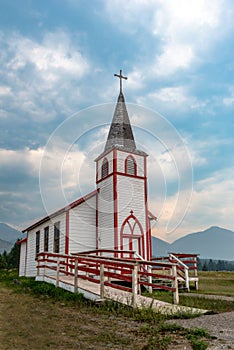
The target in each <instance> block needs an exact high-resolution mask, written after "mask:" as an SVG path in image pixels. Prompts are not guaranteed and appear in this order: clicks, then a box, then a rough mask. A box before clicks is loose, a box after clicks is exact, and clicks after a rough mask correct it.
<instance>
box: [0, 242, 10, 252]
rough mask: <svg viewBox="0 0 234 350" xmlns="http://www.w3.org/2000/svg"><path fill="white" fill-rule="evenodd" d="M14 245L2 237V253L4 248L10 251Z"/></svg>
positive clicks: (0, 243) (0, 245)
mask: <svg viewBox="0 0 234 350" xmlns="http://www.w3.org/2000/svg"><path fill="white" fill-rule="evenodd" d="M12 246H13V244H12V243H10V242H7V241H4V240H3V239H0V254H2V253H3V252H4V250H5V251H6V252H7V253H8V252H9V251H10V250H11V248H12Z"/></svg>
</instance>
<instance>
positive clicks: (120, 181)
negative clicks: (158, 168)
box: [117, 175, 146, 254]
mask: <svg viewBox="0 0 234 350" xmlns="http://www.w3.org/2000/svg"><path fill="white" fill-rule="evenodd" d="M117 188H118V212H119V215H118V220H119V222H118V226H119V235H118V237H119V243H118V244H119V245H120V231H121V226H122V224H123V222H124V220H125V219H126V218H127V217H128V216H129V215H130V212H131V211H133V214H134V216H135V217H136V218H137V219H138V220H139V222H140V223H141V225H142V228H143V231H144V234H145V235H146V211H145V192H144V180H143V179H137V178H128V177H123V176H121V175H118V176H117ZM135 233H139V232H135ZM145 242H146V237H145ZM145 254H146V245H145Z"/></svg>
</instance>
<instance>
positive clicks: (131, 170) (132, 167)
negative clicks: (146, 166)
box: [125, 156, 137, 175]
mask: <svg viewBox="0 0 234 350" xmlns="http://www.w3.org/2000/svg"><path fill="white" fill-rule="evenodd" d="M125 173H126V174H129V175H136V174H137V166H136V162H135V160H134V158H133V157H132V156H128V157H127V158H126V160H125Z"/></svg>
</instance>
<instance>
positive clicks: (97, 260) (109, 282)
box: [37, 250, 179, 306]
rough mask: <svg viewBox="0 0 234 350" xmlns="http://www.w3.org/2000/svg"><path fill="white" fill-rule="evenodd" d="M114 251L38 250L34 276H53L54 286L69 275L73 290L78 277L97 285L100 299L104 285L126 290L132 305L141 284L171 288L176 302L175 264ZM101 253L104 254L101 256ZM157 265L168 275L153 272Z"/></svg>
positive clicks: (134, 304)
mask: <svg viewBox="0 0 234 350" xmlns="http://www.w3.org/2000/svg"><path fill="white" fill-rule="evenodd" d="M116 252H117V251H114V250H112V251H111V250H99V251H89V252H83V253H81V254H80V253H79V254H72V255H66V254H56V253H48V252H43V253H39V254H38V256H37V275H38V276H41V275H43V276H48V277H50V276H53V278H55V279H56V286H59V281H60V280H61V278H62V277H64V276H70V277H71V280H72V284H73V285H74V292H77V291H78V286H79V281H80V280H81V279H82V280H86V281H90V282H93V283H97V284H99V285H100V297H101V298H104V296H105V288H106V287H111V288H115V289H117V290H122V291H126V292H130V293H131V294H132V305H133V306H136V299H137V295H139V294H141V286H147V287H149V288H151V289H161V290H167V291H171V292H172V293H173V302H174V304H178V303H179V293H178V281H177V264H175V263H171V262H157V261H145V260H139V259H134V258H116V257H115V255H116ZM104 253H105V254H108V256H104V255H103V254H104ZM118 253H123V251H118ZM125 253H127V251H126V252H125ZM132 253H133V252H129V251H128V254H129V256H133V255H132ZM111 254H112V256H111ZM157 268H160V269H163V268H165V269H167V270H168V271H169V272H170V273H169V274H168V275H164V274H160V273H157Z"/></svg>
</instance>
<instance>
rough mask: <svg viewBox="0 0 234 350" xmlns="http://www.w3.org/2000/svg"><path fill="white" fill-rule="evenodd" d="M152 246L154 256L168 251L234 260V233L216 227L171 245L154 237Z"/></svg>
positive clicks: (191, 234)
mask: <svg viewBox="0 0 234 350" xmlns="http://www.w3.org/2000/svg"><path fill="white" fill-rule="evenodd" d="M165 243H166V244H168V246H166V245H165ZM152 245H153V255H154V256H162V255H165V253H163V252H165V249H166V250H167V252H175V253H196V254H200V258H204V259H216V260H234V232H233V231H230V230H226V229H224V228H221V227H216V226H213V227H210V228H208V229H207V230H205V231H202V232H195V233H190V234H188V235H187V236H184V237H182V238H179V239H177V240H176V241H175V242H173V243H171V244H169V243H167V242H164V241H162V240H159V239H158V238H155V237H153V244H152Z"/></svg>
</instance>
